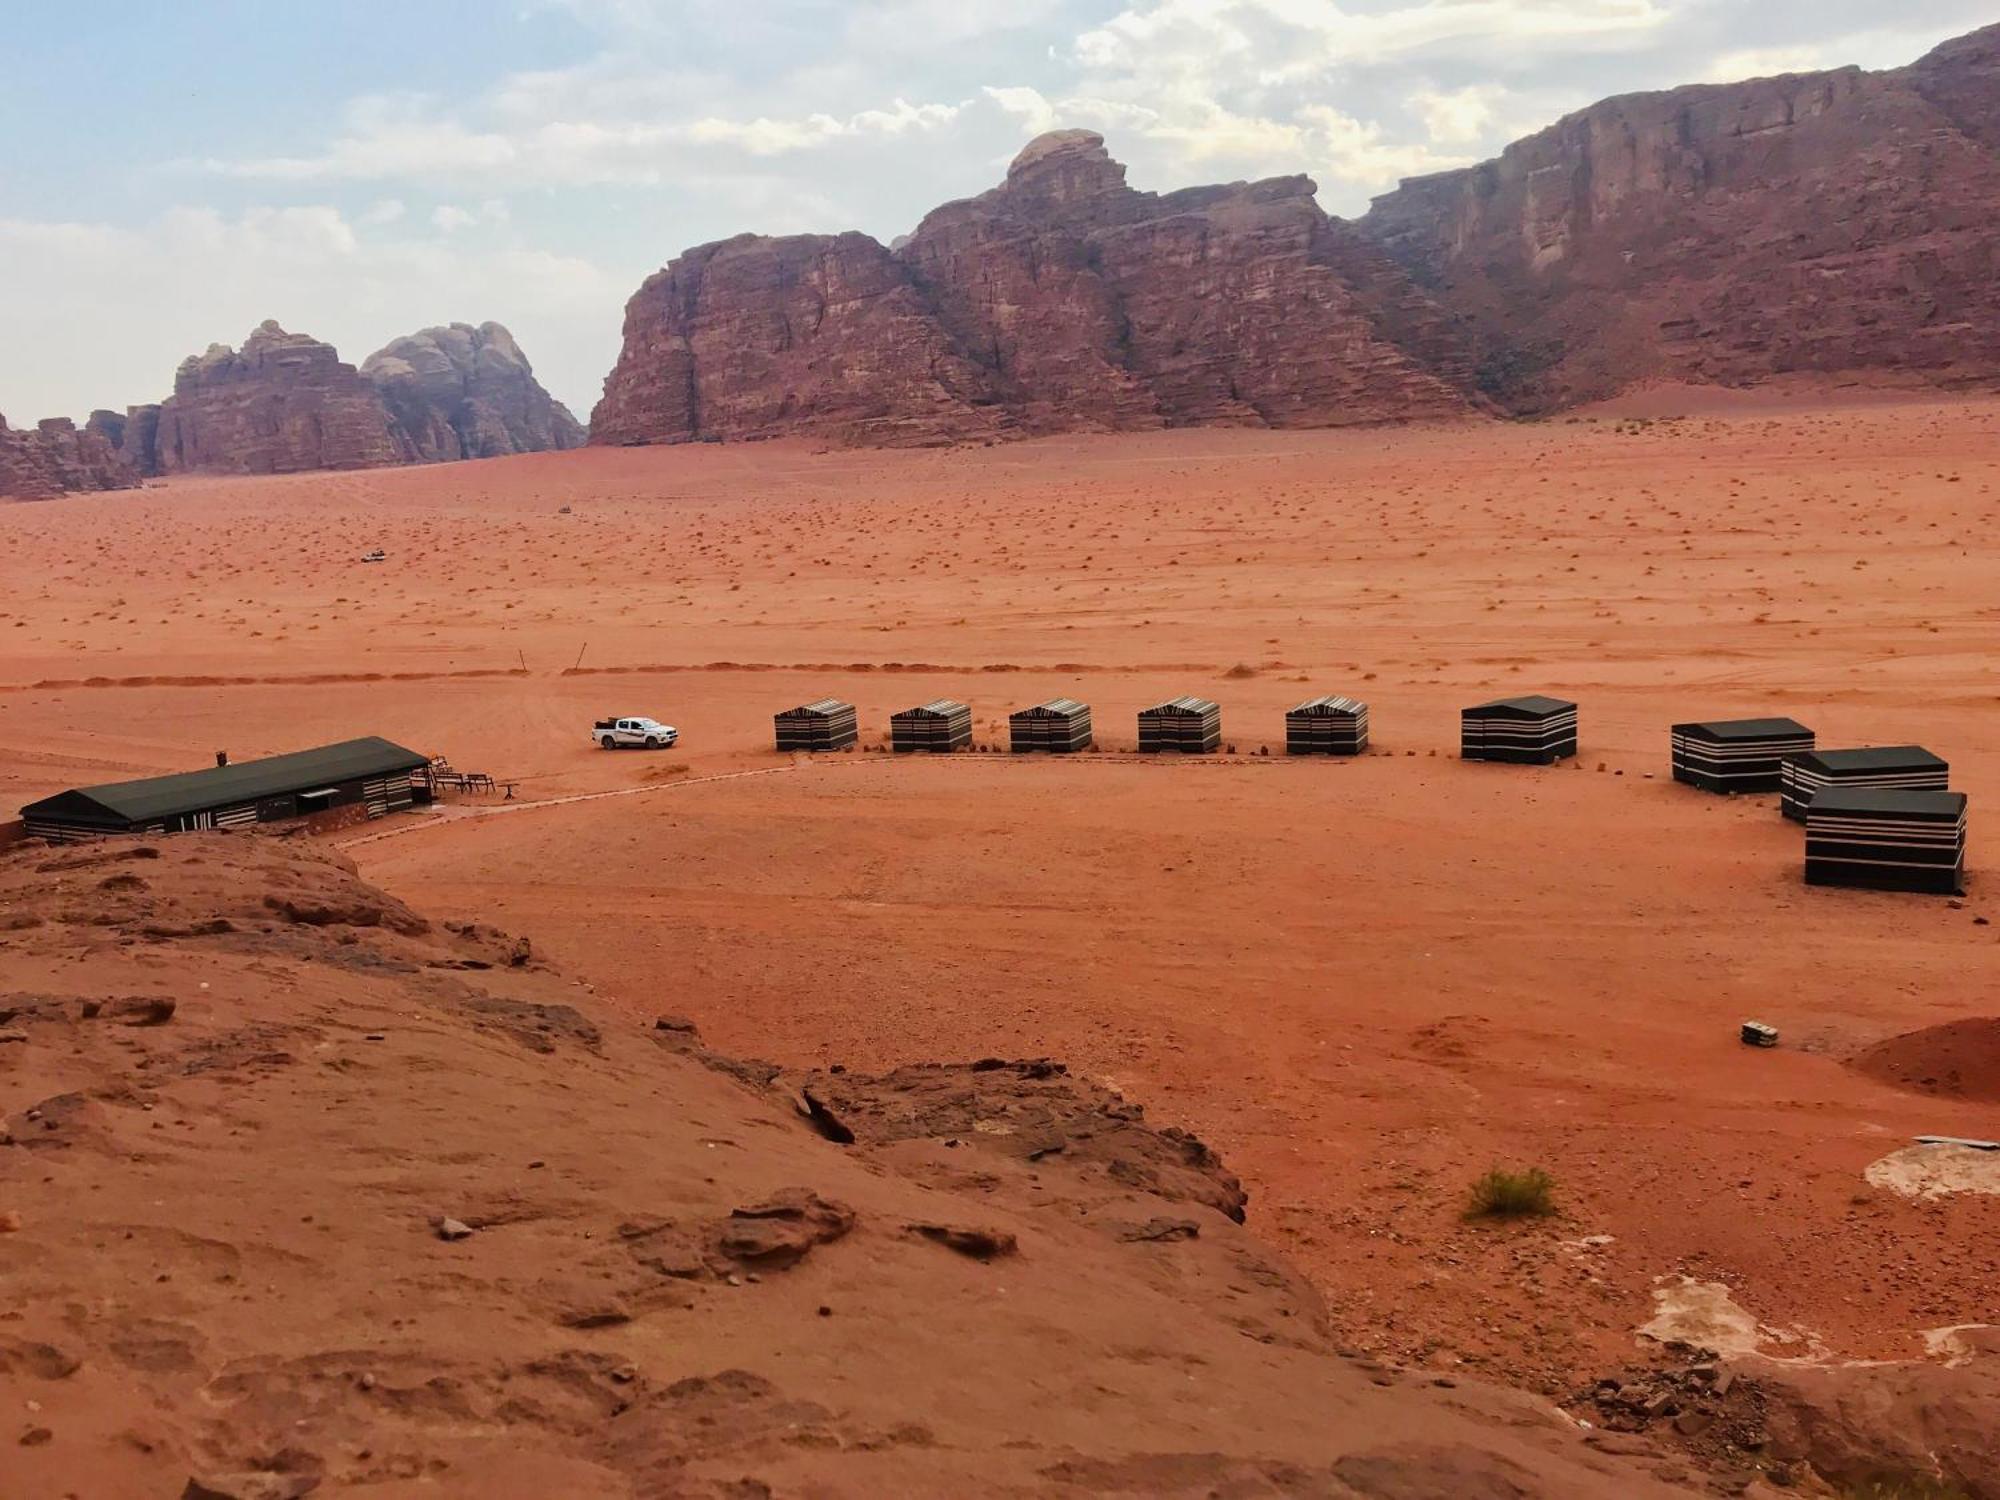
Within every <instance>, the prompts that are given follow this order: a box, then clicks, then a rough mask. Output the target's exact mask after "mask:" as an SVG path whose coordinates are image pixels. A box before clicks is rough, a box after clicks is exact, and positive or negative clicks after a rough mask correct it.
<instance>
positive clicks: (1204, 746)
mask: <svg viewBox="0 0 2000 1500" xmlns="http://www.w3.org/2000/svg"><path fill="white" fill-rule="evenodd" d="M1221 746H1222V708H1221V706H1220V705H1219V704H1217V703H1214V702H1212V701H1211V700H1209V699H1207V698H1193V697H1182V698H1169V699H1168V700H1167V701H1166V702H1165V703H1156V704H1154V705H1153V706H1152V707H1151V708H1142V709H1140V710H1139V748H1140V749H1141V750H1145V751H1152V750H1182V751H1186V752H1187V753H1188V754H1191V755H1207V754H1208V753H1209V752H1211V751H1213V750H1218V749H1220V748H1221Z"/></svg>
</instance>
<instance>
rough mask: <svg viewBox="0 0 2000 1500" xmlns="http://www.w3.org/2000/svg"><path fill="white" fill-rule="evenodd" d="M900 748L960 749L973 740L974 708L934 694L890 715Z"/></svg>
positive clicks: (893, 741) (891, 732) (893, 743)
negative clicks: (927, 700)
mask: <svg viewBox="0 0 2000 1500" xmlns="http://www.w3.org/2000/svg"><path fill="white" fill-rule="evenodd" d="M889 743H890V746H891V748H893V749H896V750H905V751H907V750H937V751H947V750H956V749H958V748H959V747H960V746H961V745H969V744H971V743H972V709H971V707H970V705H968V704H964V703H960V702H959V701H958V700H957V699H956V698H934V699H932V700H931V701H930V702H929V703H920V704H918V705H917V706H916V707H915V708H906V709H904V710H903V711H902V712H901V713H899V714H891V715H890V716H889Z"/></svg>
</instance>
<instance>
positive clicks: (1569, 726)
mask: <svg viewBox="0 0 2000 1500" xmlns="http://www.w3.org/2000/svg"><path fill="white" fill-rule="evenodd" d="M1459 728H1460V737H1459V744H1460V753H1461V754H1462V755H1463V756H1464V758H1465V759H1467V760H1504V761H1512V762H1514V763H1516V764H1519V765H1535V766H1546V765H1550V764H1552V763H1553V762H1555V761H1558V760H1561V759H1562V758H1563V757H1564V756H1566V755H1574V754H1576V705H1575V704H1574V703H1571V702H1570V701H1569V700H1567V699H1565V698H1545V697H1542V696H1541V695H1539V694H1530V695H1528V696H1527V697H1524V698H1496V699H1494V700H1493V701H1492V702H1491V703H1479V704H1475V705H1473V706H1472V707H1471V708H1468V709H1465V710H1464V711H1463V712H1462V713H1461V714H1460V715H1459Z"/></svg>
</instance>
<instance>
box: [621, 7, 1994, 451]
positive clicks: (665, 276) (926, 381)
mask: <svg viewBox="0 0 2000 1500" xmlns="http://www.w3.org/2000/svg"><path fill="white" fill-rule="evenodd" d="M1313 194H1314V186H1313V184H1312V182H1311V180H1310V179H1308V178H1304V177H1281V178H1273V179H1271V180H1269V181H1265V182H1256V183H1234V184H1231V185H1229V186H1226V187H1207V188H1191V189H1187V190H1185V191H1182V192H1175V193H1167V194H1153V193H1142V192H1138V191H1135V190H1134V189H1132V188H1131V187H1129V186H1128V185H1127V184H1126V181H1125V171H1124V168H1122V167H1121V166H1119V165H1118V163H1117V162H1115V161H1113V160H1112V159H1111V158H1110V156H1108V155H1107V154H1106V152H1105V149H1104V143H1103V141H1102V139H1101V138H1100V137H1098V136H1096V135H1094V134H1091V133H1089V132H1087V131H1059V132H1056V133H1054V134H1051V135H1047V136H1043V137H1042V138H1040V139H1039V140H1036V141H1034V142H1033V143H1031V144H1030V145H1029V146H1028V147H1027V149H1026V150H1024V151H1023V152H1022V153H1021V155H1020V156H1019V157H1018V158H1017V159H1016V160H1015V162H1014V163H1013V165H1012V166H1011V167H1010V168H1009V170H1008V173H1007V179H1006V181H1005V182H1004V183H1002V184H1001V185H1000V186H999V187H997V188H995V189H993V190H992V191H991V192H988V193H985V194H982V195H981V196H979V197H977V198H971V199H967V200H965V201H963V202H959V203H952V204H947V205H946V206H944V207H943V208H940V209H938V210H936V211H935V212H933V213H932V214H931V215H930V216H929V217H928V218H926V219H925V220H924V221H923V223H922V224H921V225H920V226H919V227H918V228H917V230H916V231H915V233H913V234H911V235H909V236H907V237H906V238H902V239H899V240H897V241H896V243H895V245H894V246H893V247H891V248H885V247H883V246H882V245H880V244H877V243H876V242H875V241H874V240H872V239H869V238H868V237H866V236H865V235H859V234H843V235H807V236H794V237H791V238H786V239H766V238H763V237H760V236H754V235H745V236H741V237H739V238H736V239H732V240H725V241H723V242H721V243H719V244H713V245H705V246H702V247H700V248H699V249H695V250H691V251H688V252H687V253H686V254H684V255H682V256H681V257H680V258H679V259H677V260H675V261H674V262H672V263H671V264H670V265H668V266H667V267H666V269H665V270H663V271H661V272H659V273H658V274H657V275H655V276H653V277H651V278H650V279H649V280H648V281H647V282H646V283H645V285H644V286H642V287H641V288H640V289H639V291H638V293H637V294H636V295H635V296H634V297H633V298H632V300H631V302H630V303H628V304H627V307H626V315H625V342H624V348H623V351H622V353H621V355H620V357H619V360H618V364H617V367H616V368H615V369H614V370H613V371H612V374H611V376H610V378H609V379H608V380H607V381H606V382H605V391H604V397H603V400H602V401H601V402H600V403H599V405H598V408H597V410H596V412H595V414H594V415H593V417H592V424H591V429H592V437H593V440H594V441H597V442H600V443H655V442H685V441H689V440H692V439H697V438H745V437H767V436H774V435H778V434H784V433H795V434H807V435H813V436H817V437H821V438H824V439H828V440H832V441H836V442H852V443H930V442H945V441H954V440H961V439H980V438H990V437H995V436H1000V435H1006V434H1031V433H1042V432H1059V431H1127V430H1135V429H1143V428H1148V427H1167V426H1183V425H1191V424H1235V425H1261V426H1272V427H1305V426H1328V425H1335V424H1340V423H1348V422H1379V421H1393V420H1408V419H1412V418H1426V417H1449V416H1461V415H1465V414H1468V413H1471V412H1474V411H1478V410H1480V409H1482V408H1485V409H1491V408H1492V407H1498V408H1499V409H1502V410H1508V411H1514V412H1520V413H1533V412H1541V411H1548V410H1552V409H1557V408H1560V407H1563V406H1567V405H1572V404H1576V403H1579V402H1584V401H1589V400H1592V399H1596V398H1599V397H1602V396H1606V395H1609V394H1612V393H1613V392H1615V391H1618V390H1620V389H1623V388H1625V387H1627V386H1630V385H1633V384H1635V383H1639V382H1644V381H1648V380H1677V381H1687V382H1694V383H1709V384H1717V385H1751V384H1757V383H1760V382H1765V381H1770V380H1773V379H1783V378H1787V377H1808V378H1811V379H1813V380H1816V381H1822V382H1825V381H1832V382H1842V383H1859V384H1866V385H1882V386H1889V385H1913V386H1929V387H1941V388H1946V389H1956V388H1971V387H1978V388H1988V387H1991V386H1992V385H1994V384H1995V383H1996V382H2000V275H1996V274H1995V273H1996V271H2000V231H1996V230H1995V228H1994V227H1993V226H1994V224H1995V223H1996V222H2000V27H1989V28H1987V29H1985V30H1983V31H1979V32H1974V33H1973V34H1971V35H1969V36H1966V37H1963V38H1960V39H1959V40H1957V41H1955V42H1950V43H1947V44H1946V45H1944V46H1942V47H1940V48H1938V49H1937V50H1936V51H1934V52H1933V53H1931V54H1930V55H1929V56H1928V57H1925V58H1924V59H1922V60H1921V61H1919V62H1917V63H1915V64H1913V65H1912V66H1910V67H1907V68H1902V69H1898V70H1895V71H1890V72H1882V73H1866V72H1863V71H1861V70H1860V69H1858V68H1843V69H1838V70H1835V71H1832V72H1825V73H1811V74H1798V75H1792V76H1788V77H1783V78H1767V79H1757V80H1753V81H1750V82H1747V83H1739V84H1726V85H1714V86H1700V87H1691V88H1682V89H1675V90H1672V91H1669V92H1665V93H1654V94H1637V95H1631V96H1627V97H1623V98H1617V99H1611V100H1607V101H1605V102H1604V103H1602V104H1598V105H1595V106H1593V107H1591V108H1590V109H1587V110H1584V111H1581V112H1580V113H1578V114H1575V115H1572V116H1569V117H1568V118H1566V119H1564V120H1562V121H1560V122H1558V123H1557V124H1555V125H1553V126H1551V127H1550V128H1549V129H1547V130H1544V131H1541V132H1539V133H1537V134H1535V135H1532V136H1530V137H1528V138H1527V139H1525V140H1522V141H1519V142H1517V143H1515V144H1514V145H1512V146H1510V147H1508V148H1507V150H1506V151H1505V152H1504V153H1503V154H1502V155H1501V156H1500V157H1499V158H1498V159H1497V160H1495V161H1491V162H1487V163H1485V164H1483V165H1481V166H1477V167H1472V168H1467V169H1465V170H1462V171H1456V172H1446V173H1440V174H1437V175H1435V176H1431V177H1425V178H1417V179H1413V180H1411V181H1408V182H1406V183H1404V184H1403V186H1402V187H1400V188H1399V189H1398V190H1397V191H1395V192H1393V193H1389V194H1387V195H1385V196H1383V197H1382V198H1380V199H1378V200H1377V201H1376V203H1375V206H1374V207H1373V209H1372V210H1371V211H1370V212H1369V214H1368V215H1367V216H1366V217H1365V218H1363V219H1361V220H1359V221H1357V222H1354V223H1347V222H1343V221H1341V220H1339V219H1333V218H1329V217H1328V216H1326V215H1325V214H1323V213H1321V212H1320V211H1319V208H1318V207H1317V205H1316V204H1315V202H1314V201H1313Z"/></svg>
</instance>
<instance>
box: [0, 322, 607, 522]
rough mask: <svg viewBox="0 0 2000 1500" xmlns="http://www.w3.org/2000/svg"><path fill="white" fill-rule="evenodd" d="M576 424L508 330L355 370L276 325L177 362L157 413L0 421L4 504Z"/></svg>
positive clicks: (456, 338) (387, 458)
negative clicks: (80, 421) (32, 427)
mask: <svg viewBox="0 0 2000 1500" xmlns="http://www.w3.org/2000/svg"><path fill="white" fill-rule="evenodd" d="M583 440H584V432H583V428H582V427H581V426H580V425H578V423H577V421H576V419H575V418H574V417H572V416H571V415H570V414H569V412H568V411H567V410H566V409H565V408H564V407H563V406H562V404H561V403H560V402H558V401H556V400H555V399H554V398H553V397H551V396H550V395H549V393H548V392H547V391H545V390H543V389H542V387H541V385H540V384H539V383H538V382H537V381H536V380H535V375H534V370H533V368H532V367H531V366H530V365H529V363H528V357H527V356H526V355H525V354H523V353H522V352H521V346H520V345H519V344H517V343H515V342H514V336H513V335H512V334H511V333H509V332H508V331H507V330H506V329H505V328H503V327H502V326H501V325H500V324H498V323H482V324H480V325H479V326H478V327H477V328H474V327H473V326H472V325H470V324H468V323H452V324H449V325H446V326H443V327H438V328H426V329H424V330H423V331H422V332H421V333H416V334H412V335H410V336H409V337H407V338H400V339H397V340H396V341H395V342H393V343H391V344H389V345H388V346H387V347H386V348H383V349H380V350H377V351H376V352H375V353H374V354H372V355H370V356H369V358H368V360H367V363H366V364H365V365H364V366H363V367H362V368H361V369H360V370H356V369H355V368H354V366H353V365H350V364H346V363H344V362H343V361H342V360H341V358H340V355H339V354H338V353H337V352H336V351H335V349H334V347H333V346H332V345H331V344H326V343H322V342H321V341H320V340H318V339H316V338H313V337H311V336H310V335H309V334H303V333H287V332H286V331H285V330H284V329H283V328H281V327H279V326H278V324H277V323H275V322H272V321H269V320H267V321H265V322H263V323H261V324H259V325H258V326H257V328H256V329H255V330H254V331H253V332H252V333H251V335H250V337H249V338H247V339H245V340H244V341H243V347H242V348H241V349H232V348H230V347H229V346H228V345H227V344H211V345H210V346H209V348H208V352H207V353H205V354H197V355H192V356H190V357H189V358H187V359H185V360H183V361H182V362H181V367H180V370H179V371H178V372H177V373H176V375H175V377H174V393H173V395H172V396H170V397H168V398H167V399H166V400H165V401H163V402H161V403H159V404H158V405H147V406H134V407H129V408H127V410H126V412H125V414H124V415H123V416H120V415H118V414H117V413H116V412H110V411H98V412H93V413H92V414H91V417H90V421H89V423H88V424H87V425H86V426H85V428H84V429H83V430H82V431H81V432H79V431H77V430H76V427H75V424H73V423H71V422H69V421H67V420H66V419H61V418H57V419H52V420H50V421H46V422H43V423H42V424H41V426H40V427H39V428H38V429H37V430H36V431H34V432H26V433H17V432H13V431H10V430H8V429H6V427H5V424H4V422H0V496H4V497H8V498H23V499H45V498H48V497H50V496H54V495H62V494H67V493H69V492H71V491H73V490H93V489H112V488H118V487H120V486H124V485H133V484H137V483H138V482H139V480H140V479H141V478H142V477H149V476H152V475H158V474H178V473H183V472H205V473H220V474H293V473H299V472H302V471H305V470H309V469H365V468H372V467H375V466H377V465H383V464H401V463H435V462H441V461H445V460H450V459H459V458H492V457H496V456H499V455H501V454H508V453H539V452H544V451H547V450H550V449H560V448H575V447H579V446H581V444H582V443H583Z"/></svg>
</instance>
